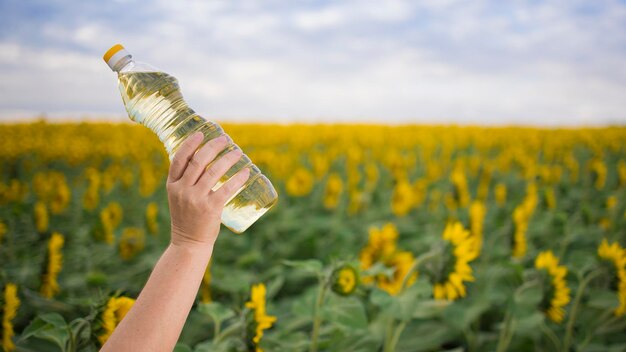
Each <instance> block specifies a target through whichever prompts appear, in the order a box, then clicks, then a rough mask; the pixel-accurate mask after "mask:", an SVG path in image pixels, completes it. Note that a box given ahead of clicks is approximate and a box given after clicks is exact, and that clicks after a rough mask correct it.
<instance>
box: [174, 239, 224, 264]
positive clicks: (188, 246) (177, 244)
mask: <svg viewBox="0 0 626 352" xmlns="http://www.w3.org/2000/svg"><path fill="white" fill-rule="evenodd" d="M167 250H168V251H172V252H175V253H177V254H180V255H183V256H185V257H190V258H194V259H196V258H197V259H204V260H206V261H207V262H208V261H209V259H210V258H211V254H212V253H213V244H212V243H203V242H193V243H192V242H181V241H173V240H172V241H171V242H170V245H169V247H168V249H167Z"/></svg>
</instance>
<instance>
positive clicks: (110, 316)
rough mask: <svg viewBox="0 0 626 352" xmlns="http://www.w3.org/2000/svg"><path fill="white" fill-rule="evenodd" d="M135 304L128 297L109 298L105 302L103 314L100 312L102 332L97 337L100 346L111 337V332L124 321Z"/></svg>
mask: <svg viewBox="0 0 626 352" xmlns="http://www.w3.org/2000/svg"><path fill="white" fill-rule="evenodd" d="M133 304H135V300H134V299H132V298H129V297H111V298H109V301H108V302H107V305H106V308H105V309H104V312H102V316H101V319H102V328H103V329H104V332H103V333H102V334H101V335H100V336H98V340H99V341H100V343H101V344H103V345H104V343H105V342H106V341H107V340H108V339H109V337H111V334H112V333H113V330H115V328H116V327H117V325H119V323H120V322H121V321H122V319H124V317H125V316H126V314H127V313H128V311H129V310H130V308H132V306H133Z"/></svg>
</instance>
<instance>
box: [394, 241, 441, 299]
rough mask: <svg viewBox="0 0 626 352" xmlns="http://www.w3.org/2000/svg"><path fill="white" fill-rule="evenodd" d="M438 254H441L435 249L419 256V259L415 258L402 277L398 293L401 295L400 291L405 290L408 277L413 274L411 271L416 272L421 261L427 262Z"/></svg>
mask: <svg viewBox="0 0 626 352" xmlns="http://www.w3.org/2000/svg"><path fill="white" fill-rule="evenodd" d="M440 253H441V250H440V249H439V248H437V249H434V250H431V251H428V252H426V253H424V254H422V255H420V256H419V257H417V258H415V260H414V261H413V264H411V267H410V268H409V271H407V273H406V275H404V277H403V278H402V286H400V293H402V291H404V289H405V288H406V284H407V282H408V281H409V277H411V274H412V273H413V271H415V270H417V269H418V268H419V266H420V264H422V262H423V261H425V260H428V259H430V258H432V257H434V256H436V255H438V254H440Z"/></svg>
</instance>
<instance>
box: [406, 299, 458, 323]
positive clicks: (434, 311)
mask: <svg viewBox="0 0 626 352" xmlns="http://www.w3.org/2000/svg"><path fill="white" fill-rule="evenodd" d="M450 304H452V302H450V301H446V300H436V299H432V300H427V301H420V302H417V304H416V305H415V311H414V312H413V318H417V319H428V318H433V317H436V316H439V315H441V314H442V313H443V312H444V311H445V310H446V308H447V307H448V306H449V305H450Z"/></svg>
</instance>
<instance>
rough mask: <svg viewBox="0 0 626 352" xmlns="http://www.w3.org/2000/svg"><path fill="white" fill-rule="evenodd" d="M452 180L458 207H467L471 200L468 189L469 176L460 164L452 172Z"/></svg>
mask: <svg viewBox="0 0 626 352" xmlns="http://www.w3.org/2000/svg"><path fill="white" fill-rule="evenodd" d="M450 180H451V181H452V185H453V186H454V188H453V189H454V193H453V197H454V201H455V202H456V205H457V206H458V207H465V206H467V205H468V204H469V202H470V194H469V191H468V189H467V178H466V177H465V173H464V172H463V169H462V168H461V167H460V166H457V167H455V168H454V171H452V174H450Z"/></svg>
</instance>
